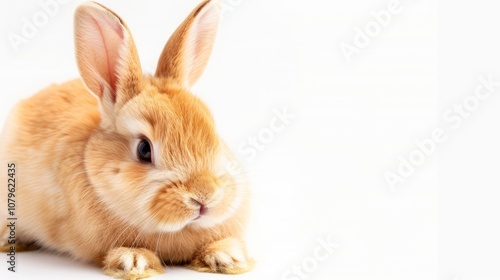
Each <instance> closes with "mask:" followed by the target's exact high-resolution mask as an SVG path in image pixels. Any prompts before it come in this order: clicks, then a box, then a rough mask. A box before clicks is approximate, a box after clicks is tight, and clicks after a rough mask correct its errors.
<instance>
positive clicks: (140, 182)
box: [0, 0, 253, 279]
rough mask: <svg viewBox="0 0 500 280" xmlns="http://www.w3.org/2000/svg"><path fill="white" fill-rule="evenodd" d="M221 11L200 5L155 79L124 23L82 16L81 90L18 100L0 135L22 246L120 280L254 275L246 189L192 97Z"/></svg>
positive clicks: (51, 90) (89, 8) (89, 6)
mask: <svg viewBox="0 0 500 280" xmlns="http://www.w3.org/2000/svg"><path fill="white" fill-rule="evenodd" d="M219 13H220V12H219V6H218V3H217V2H216V1H210V0H208V1H204V2H203V3H201V4H200V5H199V6H198V7H197V8H196V9H195V10H194V11H193V12H192V13H191V14H190V15H189V16H188V17H187V19H186V20H185V21H184V22H183V23H182V24H181V25H180V27H179V28H178V29H177V30H176V31H175V33H174V34H173V35H172V37H171V38H170V40H169V41H168V42H167V44H166V46H165V48H164V49H163V52H162V54H161V56H160V59H159V62H158V67H157V70H156V73H155V74H154V76H153V75H144V74H143V73H142V70H141V66H140V62H139V58H138V55H137V50H136V47H135V44H134V41H133V39H132V36H131V34H130V31H129V29H128V28H127V25H126V24H125V22H124V21H123V20H122V19H121V18H120V17H119V16H118V15H116V14H115V13H114V12H113V11H111V10H109V9H108V8H106V7H104V6H102V5H100V4H98V3H94V2H88V3H85V4H82V5H80V6H79V7H78V9H77V10H76V12H75V44H76V60H77V64H78V68H79V71H80V75H81V78H82V80H83V83H82V81H81V80H79V79H78V80H72V81H69V82H66V83H64V84H61V85H51V86H49V87H48V88H46V89H44V90H42V91H41V92H39V93H37V94H36V95H34V96H32V97H31V98H28V99H26V100H23V101H22V102H20V103H19V104H18V105H17V106H16V107H15V108H14V110H13V111H12V112H11V114H10V116H9V118H8V120H7V123H6V125H5V126H4V129H3V132H2V134H1V138H0V160H1V163H2V166H7V163H9V162H15V163H16V166H17V178H19V180H18V181H17V188H16V200H17V201H18V202H19V203H18V207H17V208H18V209H17V210H16V215H17V216H18V221H19V222H18V224H17V228H16V235H17V239H18V240H17V241H18V242H20V243H21V245H22V244H24V245H27V244H31V243H34V244H36V245H38V246H40V247H43V248H49V249H52V250H56V251H58V252H64V253H67V254H69V255H71V256H73V257H75V258H77V259H80V260H84V261H91V262H94V263H96V264H97V265H99V266H101V267H103V269H104V271H105V273H106V274H108V275H111V276H114V277H118V278H124V279H136V278H145V277H149V276H151V275H155V274H158V273H162V272H163V270H164V266H163V265H162V264H165V263H166V264H186V265H187V266H188V267H190V268H192V269H195V270H198V271H206V272H217V273H228V274H237V273H243V272H246V271H248V270H249V269H251V267H252V264H253V261H252V260H251V259H250V258H249V257H248V256H247V252H246V248H245V244H244V241H243V240H242V238H243V234H244V229H245V224H246V221H247V216H248V212H249V190H248V186H247V184H246V182H245V180H244V176H242V175H241V174H238V175H232V174H230V172H229V171H228V170H227V169H226V167H227V165H228V164H229V163H231V164H234V162H235V158H234V156H233V154H232V152H231V151H230V150H229V149H228V148H227V146H226V145H225V144H224V142H223V141H222V140H221V139H220V138H219V136H218V135H217V133H216V131H215V127H214V120H213V118H212V116H211V114H210V111H209V109H208V108H207V107H206V106H205V105H204V104H203V102H202V101H200V99H198V98H197V97H196V96H194V95H192V94H191V93H190V92H189V88H190V87H191V86H192V85H193V84H194V83H195V82H196V81H197V80H198V78H199V77H200V75H201V74H202V72H203V70H204V68H205V66H206V64H207V61H208V59H209V56H210V53H211V50H212V46H213V42H214V39H215V35H216V31H217V26H218V21H219ZM4 173H5V172H2V174H1V175H0V176H2V177H1V178H0V179H1V182H4V181H7V179H6V177H5V176H6V174H4ZM6 191H7V190H6V188H1V190H0V195H1V201H2V202H1V203H5V201H6V199H4V198H6ZM4 208H5V209H7V207H3V206H2V209H4ZM0 215H3V216H2V217H0V218H1V219H2V221H5V220H6V219H5V213H4V211H1V212H0ZM5 228H6V227H5V226H4V227H2V228H1V231H3V232H2V234H1V235H0V236H1V237H0V243H3V244H2V245H6V236H7V232H6V230H5ZM4 249H5V246H4Z"/></svg>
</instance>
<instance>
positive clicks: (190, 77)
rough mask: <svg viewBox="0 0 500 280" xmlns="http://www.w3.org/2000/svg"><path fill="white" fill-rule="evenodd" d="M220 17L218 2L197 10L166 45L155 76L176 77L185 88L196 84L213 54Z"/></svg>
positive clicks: (205, 4)
mask: <svg viewBox="0 0 500 280" xmlns="http://www.w3.org/2000/svg"><path fill="white" fill-rule="evenodd" d="M219 18H220V5H219V1H217V0H215V1H214V0H206V1H204V2H203V3H201V4H200V5H199V6H198V7H196V9H194V11H193V12H192V13H191V14H190V15H189V16H188V17H187V18H186V19H185V20H184V22H183V23H182V24H181V25H180V26H179V27H178V28H177V30H176V31H175V32H174V34H173V35H172V36H171V37H170V39H169V40H168V42H167V44H166V45H165V47H164V49H163V52H162V54H161V56H160V59H159V61H158V66H157V68H156V73H155V76H156V77H168V78H173V79H174V80H176V81H178V82H180V83H181V84H182V85H183V86H185V87H190V86H191V85H193V84H194V83H196V81H197V80H198V78H200V76H201V74H202V73H203V70H205V67H206V65H207V63H208V59H209V57H210V53H211V52H212V47H213V44H214V41H215V36H216V34H217V28H218V25H219Z"/></svg>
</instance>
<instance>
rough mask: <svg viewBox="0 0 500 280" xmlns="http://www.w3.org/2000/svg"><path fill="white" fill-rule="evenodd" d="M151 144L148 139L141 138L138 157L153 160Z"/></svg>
mask: <svg viewBox="0 0 500 280" xmlns="http://www.w3.org/2000/svg"><path fill="white" fill-rule="evenodd" d="M151 154H152V152H151V145H150V144H149V141H148V140H146V139H141V141H139V144H138V145H137V157H138V158H139V159H140V160H142V161H145V162H151Z"/></svg>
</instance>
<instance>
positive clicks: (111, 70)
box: [75, 2, 143, 112]
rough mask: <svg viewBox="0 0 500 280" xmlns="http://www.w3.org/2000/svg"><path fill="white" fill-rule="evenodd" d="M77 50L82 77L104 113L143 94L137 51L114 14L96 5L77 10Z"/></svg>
mask: <svg viewBox="0 0 500 280" xmlns="http://www.w3.org/2000/svg"><path fill="white" fill-rule="evenodd" d="M75 51H76V60H77V64H78V69H79V71H80V75H81V77H82V79H83V81H84V82H85V84H86V86H87V87H88V88H89V90H90V91H91V92H92V93H94V94H95V95H96V96H97V97H98V98H99V99H100V105H101V106H103V107H104V108H103V109H104V110H105V111H108V112H109V110H110V109H111V108H112V107H113V106H114V105H115V103H117V102H118V103H122V104H123V103H124V102H126V101H127V100H128V99H130V98H131V97H132V96H133V95H135V94H137V93H139V92H140V91H141V87H142V86H141V81H142V79H143V76H142V70H141V66H140V61H139V57H138V55H137V49H136V47H135V44H134V41H133V39H132V35H131V34H130V31H129V29H128V27H127V25H126V24H125V22H124V21H123V20H122V19H121V18H120V17H119V16H118V15H116V14H115V13H114V12H113V11H111V10H109V9H108V8H106V7H104V6H102V5H100V4H98V3H95V2H87V3H84V4H82V5H80V6H79V7H78V8H77V10H76V12H75Z"/></svg>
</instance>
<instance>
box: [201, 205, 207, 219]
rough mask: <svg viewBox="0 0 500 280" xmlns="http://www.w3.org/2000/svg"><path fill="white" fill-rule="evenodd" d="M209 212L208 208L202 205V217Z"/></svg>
mask: <svg viewBox="0 0 500 280" xmlns="http://www.w3.org/2000/svg"><path fill="white" fill-rule="evenodd" d="M207 211H208V208H207V206H205V205H204V204H200V216H201V215H205V213H207Z"/></svg>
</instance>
